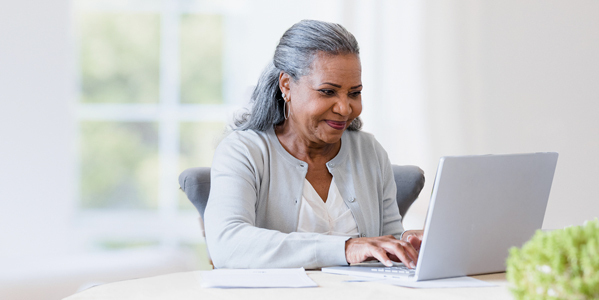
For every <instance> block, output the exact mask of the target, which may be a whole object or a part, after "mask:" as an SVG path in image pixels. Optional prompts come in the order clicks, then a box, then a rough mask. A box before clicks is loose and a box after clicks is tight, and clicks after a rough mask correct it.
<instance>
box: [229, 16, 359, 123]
mask: <svg viewBox="0 0 599 300" xmlns="http://www.w3.org/2000/svg"><path fill="white" fill-rule="evenodd" d="M318 52H324V53H327V54H331V55H338V54H349V53H351V54H356V55H359V54H360V47H359V46H358V42H357V41H356V38H355V37H354V36H353V35H352V34H351V33H350V32H349V31H347V29H345V28H344V27H343V26H341V25H339V24H334V23H327V22H322V21H315V20H302V21H300V22H299V23H296V24H295V25H293V26H291V28H289V29H287V31H285V33H284V34H283V36H282V37H281V40H280V41H279V45H277V48H276V50H275V55H274V57H273V59H272V62H271V63H269V64H268V66H267V67H266V69H265V70H264V71H263V72H262V75H261V76H260V79H258V84H257V85H256V88H255V89H254V92H253V93H252V97H251V102H252V108H251V111H250V112H245V113H244V114H242V115H241V116H240V117H239V118H237V119H236V120H235V126H236V128H235V130H248V129H251V130H255V131H266V130H268V129H269V128H271V127H272V126H273V125H279V124H281V123H283V122H284V121H285V117H284V114H283V109H284V107H283V104H284V102H285V100H283V97H282V93H281V90H280V89H279V74H280V73H281V72H285V73H287V74H289V76H290V77H291V78H293V80H298V79H299V78H300V77H302V76H304V75H308V74H309V73H310V71H311V70H310V66H311V64H312V61H314V58H315V57H316V54H317V53H318ZM360 128H362V121H361V120H360V118H359V117H358V118H355V119H354V121H353V122H352V123H351V124H350V125H349V127H348V128H347V129H348V130H352V131H357V130H360Z"/></svg>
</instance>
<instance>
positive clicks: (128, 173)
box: [81, 121, 159, 209]
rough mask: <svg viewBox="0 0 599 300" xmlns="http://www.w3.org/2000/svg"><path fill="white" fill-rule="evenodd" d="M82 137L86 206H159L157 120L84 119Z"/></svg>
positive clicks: (83, 191) (84, 204)
mask: <svg viewBox="0 0 599 300" xmlns="http://www.w3.org/2000/svg"><path fill="white" fill-rule="evenodd" d="M81 139H82V142H81V159H82V161H83V164H82V165H81V173H82V174H81V177H82V178H83V180H82V181H81V202H82V205H83V207H85V208H117V209H118V208H123V209H130V208H136V209H148V208H151V209H154V208H156V207H157V204H158V168H159V166H158V128H157V126H156V124H155V123H148V122H126V123H125V122H95V121H93V122H92V121H88V122H82V123H81Z"/></svg>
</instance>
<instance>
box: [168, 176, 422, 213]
mask: <svg viewBox="0 0 599 300" xmlns="http://www.w3.org/2000/svg"><path fill="white" fill-rule="evenodd" d="M392 167H393V175H394V177H395V184H396V185H397V197H396V200H397V206H398V207H399V213H400V214H401V216H402V217H403V216H405V215H406V213H407V211H408V209H409V208H410V206H411V205H412V203H414V201H415V200H416V198H418V195H419V194H420V191H421V190H422V188H423V187H424V172H423V171H422V170H421V169H420V168H419V167H416V166H398V165H392ZM179 185H180V186H181V190H182V191H183V192H185V194H186V195H187V199H189V201H191V203H192V204H193V205H194V206H195V208H196V209H197V210H198V212H199V213H200V216H201V217H202V220H203V219H204V211H205V210H206V204H207V203H208V196H209V195H210V168H205V167H199V168H189V169H187V170H185V171H183V172H182V173H181V175H179Z"/></svg>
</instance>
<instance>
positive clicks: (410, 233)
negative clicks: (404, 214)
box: [401, 230, 424, 252]
mask: <svg viewBox="0 0 599 300" xmlns="http://www.w3.org/2000/svg"><path fill="white" fill-rule="evenodd" d="M423 234H424V230H406V232H404V234H403V236H402V237H401V240H402V241H405V242H408V243H410V244H412V247H414V249H415V250H416V251H418V252H420V246H421V245H422V236H423Z"/></svg>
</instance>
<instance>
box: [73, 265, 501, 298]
mask: <svg viewBox="0 0 599 300" xmlns="http://www.w3.org/2000/svg"><path fill="white" fill-rule="evenodd" d="M308 276H310V278H312V279H313V280H314V281H315V282H316V283H317V284H318V285H319V287H317V288H303V289H203V288H200V285H199V283H198V281H197V279H196V275H195V274H194V272H184V273H173V274H168V275H162V276H156V277H150V278H141V279H135V280H127V281H121V282H115V283H109V284H105V285H101V286H96V287H93V288H90V289H87V290H85V291H83V292H80V293H77V294H75V295H72V296H70V297H68V298H65V300H87V299H95V300H97V299H127V300H135V299H143V300H151V299H161V300H162V299H177V300H185V299H190V300H192V299H193V300H198V299H201V300H206V299H244V300H250V299H260V300H267V299H273V300H281V299H285V300H288V299H298V300H318V299H326V300H330V299H343V300H351V299H359V300H369V299H377V300H378V299H401V300H404V299H435V300H437V299H444V300H451V299H491V300H493V299H498V300H499V299H513V297H512V296H511V294H510V292H509V290H508V288H507V282H506V280H505V273H498V274H489V275H481V276H475V278H478V279H481V280H484V281H488V282H492V283H495V284H497V285H498V286H497V287H485V288H452V289H426V290H425V289H410V288H403V287H398V286H392V285H386V284H381V283H376V282H343V281H344V280H348V279H351V278H352V277H350V276H343V275H333V274H326V273H322V272H320V271H308Z"/></svg>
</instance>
